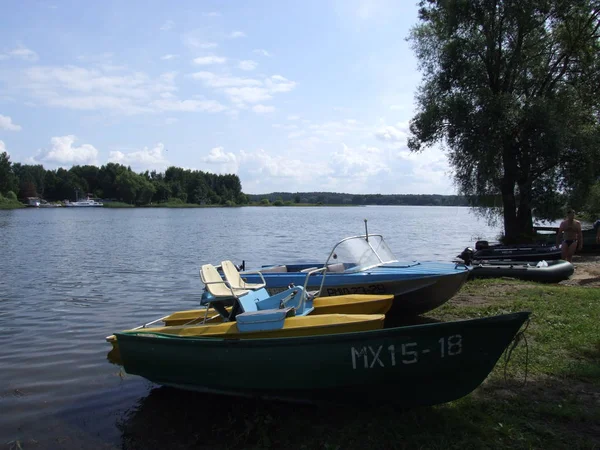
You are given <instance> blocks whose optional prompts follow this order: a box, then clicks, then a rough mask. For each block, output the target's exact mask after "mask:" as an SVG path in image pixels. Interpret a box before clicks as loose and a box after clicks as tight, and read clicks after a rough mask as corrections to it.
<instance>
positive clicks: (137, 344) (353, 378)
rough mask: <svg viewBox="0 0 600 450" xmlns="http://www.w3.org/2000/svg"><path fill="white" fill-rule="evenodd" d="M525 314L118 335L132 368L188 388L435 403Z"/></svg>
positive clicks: (492, 354) (469, 379)
mask: <svg viewBox="0 0 600 450" xmlns="http://www.w3.org/2000/svg"><path fill="white" fill-rule="evenodd" d="M529 314H530V313H529V312H519V313H513V314H504V315H499V316H495V317H488V318H482V319H472V320H462V321H454V322H438V323H427V324H423V325H411V326H401V327H395V328H387V329H380V330H373V331H360V332H351V333H342V334H327V335H321V336H304V337H288V338H258V339H223V338H214V337H184V336H175V335H169V334H161V333H149V332H148V331H145V332H138V331H135V330H134V331H129V332H121V333H116V335H115V336H116V340H117V342H118V345H119V351H120V359H121V362H122V364H123V366H124V369H125V371H126V372H127V373H129V374H132V375H139V376H141V377H144V378H146V379H148V380H150V381H153V382H155V383H158V384H162V385H166V386H174V387H178V388H182V389H189V390H196V391H203V392H212V393H221V394H231V395H240V396H252V397H262V398H278V399H286V400H291V401H303V402H306V401H308V402H335V403H338V402H351V403H360V402H367V403H375V404H384V403H386V404H389V403H392V404H396V405H400V406H405V407H406V406H417V405H433V404H438V403H444V402H448V401H451V400H455V399H458V398H460V397H463V396H465V395H467V394H469V393H470V392H471V391H473V390H474V389H475V388H476V387H477V386H479V385H480V384H481V383H482V382H483V381H484V380H485V378H486V377H487V376H488V374H489V373H490V372H491V370H492V369H493V368H494V366H495V364H496V362H497V361H498V359H499V358H500V356H501V355H502V353H503V352H504V351H505V349H506V348H507V347H508V346H509V345H510V344H511V342H512V341H513V339H514V338H515V335H516V334H517V333H518V332H519V329H520V328H521V326H522V325H523V323H524V322H525V321H526V320H527V319H528V317H529Z"/></svg>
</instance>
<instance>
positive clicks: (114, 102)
mask: <svg viewBox="0 0 600 450" xmlns="http://www.w3.org/2000/svg"><path fill="white" fill-rule="evenodd" d="M176 77H177V74H176V72H165V73H163V74H162V75H160V76H159V77H157V78H151V77H149V76H148V75H147V74H145V73H143V72H132V71H127V72H123V73H119V74H118V75H117V74H114V73H108V72H106V71H105V70H103V69H102V68H97V69H87V68H83V67H77V66H64V67H53V66H45V67H44V66H36V67H32V68H30V69H27V70H25V71H23V72H22V74H21V76H20V78H19V80H16V81H15V83H14V88H15V89H23V90H26V91H27V92H28V93H29V94H30V95H31V96H32V97H33V98H34V99H35V100H40V101H41V102H44V103H45V104H47V105H50V106H55V107H63V108H68V109H75V110H88V111H94V110H110V111H113V112H117V113H121V114H128V115H131V114H141V113H153V112H154V113H156V112H163V111H174V110H177V111H207V112H213V111H223V110H225V107H224V106H222V105H220V104H219V103H218V102H216V101H212V100H204V99H202V100H200V101H199V100H196V99H178V98H177V97H176V96H175V92H176V91H177V86H176V85H175V80H176Z"/></svg>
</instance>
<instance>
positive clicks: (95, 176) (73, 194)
mask: <svg viewBox="0 0 600 450" xmlns="http://www.w3.org/2000/svg"><path fill="white" fill-rule="evenodd" d="M0 180H1V181H0V193H3V194H4V193H6V192H8V191H13V192H15V193H16V195H17V198H18V199H19V200H20V201H23V202H24V201H26V200H27V198H29V197H38V198H41V199H44V200H47V201H49V202H54V201H64V200H69V201H74V200H77V199H78V198H85V197H87V196H88V195H90V196H91V197H93V198H99V199H103V200H104V199H106V200H109V201H116V202H121V203H126V204H129V205H135V206H139V205H150V204H158V203H163V204H165V203H168V204H175V203H181V204H192V205H194V204H195V205H227V204H236V205H243V204H247V203H248V199H247V197H246V195H245V194H244V193H243V192H242V185H241V183H240V179H239V177H238V176H237V175H217V174H213V173H208V172H202V171H200V170H189V169H182V168H180V167H169V168H168V169H167V170H166V171H165V172H164V173H157V172H156V171H152V172H149V171H146V172H142V173H136V172H134V171H133V170H131V168H130V167H126V166H123V165H121V164H115V163H108V164H106V165H103V166H101V167H96V166H89V165H88V166H73V167H71V168H70V169H69V170H66V169H62V168H59V169H56V170H46V169H45V168H44V167H43V166H42V165H40V164H38V165H28V164H21V163H12V162H11V161H10V158H9V156H8V155H7V154H6V152H4V153H2V154H0Z"/></svg>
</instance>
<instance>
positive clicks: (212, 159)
mask: <svg viewBox="0 0 600 450" xmlns="http://www.w3.org/2000/svg"><path fill="white" fill-rule="evenodd" d="M202 160H203V161H204V162H206V163H208V164H210V165H211V167H212V168H213V169H214V170H213V171H214V172H216V173H237V171H238V169H239V161H238V158H237V156H236V155H234V154H233V153H230V152H226V151H225V149H224V148H223V147H215V148H213V149H211V150H210V152H209V154H208V156H206V157H204V158H202Z"/></svg>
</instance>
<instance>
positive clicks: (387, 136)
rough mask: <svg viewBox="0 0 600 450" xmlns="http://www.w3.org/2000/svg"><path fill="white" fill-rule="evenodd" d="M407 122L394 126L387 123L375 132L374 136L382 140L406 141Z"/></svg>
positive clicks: (403, 142)
mask: <svg viewBox="0 0 600 450" xmlns="http://www.w3.org/2000/svg"><path fill="white" fill-rule="evenodd" d="M407 132H408V124H407V123H398V124H397V125H396V126H392V125H388V126H385V127H383V128H380V129H379V130H377V131H376V132H375V137H376V138H377V139H379V140H380V141H384V142H396V143H397V142H399V143H402V144H405V143H406V140H407V138H408V133H407Z"/></svg>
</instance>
